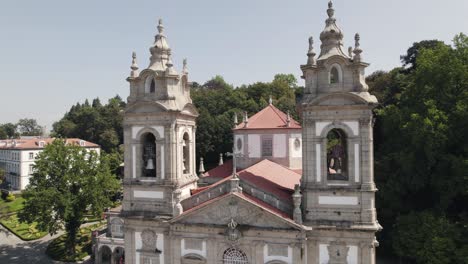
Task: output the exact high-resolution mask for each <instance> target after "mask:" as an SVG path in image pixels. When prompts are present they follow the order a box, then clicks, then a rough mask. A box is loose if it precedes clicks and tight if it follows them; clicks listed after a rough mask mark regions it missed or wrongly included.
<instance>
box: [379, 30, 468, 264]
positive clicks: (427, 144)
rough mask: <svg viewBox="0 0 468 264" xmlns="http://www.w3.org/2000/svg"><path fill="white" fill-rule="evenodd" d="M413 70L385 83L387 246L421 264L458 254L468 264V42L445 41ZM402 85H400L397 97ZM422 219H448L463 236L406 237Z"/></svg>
mask: <svg viewBox="0 0 468 264" xmlns="http://www.w3.org/2000/svg"><path fill="white" fill-rule="evenodd" d="M412 65H413V66H414V67H413V69H412V71H409V72H404V73H403V74H404V76H399V75H400V74H398V73H396V74H393V75H390V76H389V77H390V80H389V81H384V82H381V83H387V84H389V85H388V86H387V87H388V89H389V90H390V91H387V90H385V89H384V90H382V92H383V93H382V96H381V97H382V98H390V99H391V100H388V103H387V104H386V105H383V106H382V107H381V108H379V109H378V110H377V123H376V126H375V128H374V129H375V134H376V138H377V141H376V148H375V150H376V155H375V157H376V161H375V170H376V181H377V185H378V186H379V190H380V191H379V192H378V193H377V197H376V198H377V201H376V202H377V208H378V215H379V221H380V222H381V223H382V225H383V226H384V227H385V228H384V230H383V232H382V233H381V234H380V236H381V240H382V241H383V243H382V246H383V247H384V250H385V249H391V248H393V249H395V253H397V254H398V255H399V256H401V257H403V258H406V259H409V260H411V261H413V262H416V263H446V262H444V261H443V260H442V259H443V258H445V259H448V260H453V259H454V258H455V254H452V253H450V251H452V250H455V251H456V252H458V253H459V254H461V255H460V256H458V255H457V256H456V257H457V261H452V262H451V263H462V262H461V261H459V260H462V259H465V260H466V259H468V250H466V248H463V245H466V244H467V242H468V240H467V239H466V235H468V234H467V233H468V232H467V228H466V226H467V224H468V221H467V217H466V216H467V215H468V209H467V207H466V206H465V205H466V203H467V202H468V187H467V186H468V177H467V176H466V172H467V171H468V139H467V137H466V135H468V38H467V37H466V36H465V35H463V34H460V35H458V36H457V37H456V38H455V40H454V45H453V47H451V46H448V45H445V44H443V43H438V44H437V45H435V46H431V47H430V48H422V49H420V50H418V53H417V57H416V61H415V64H412ZM376 79H377V78H376ZM394 85H396V86H399V88H398V87H396V88H395V89H394V91H397V92H396V93H393V92H392V91H391V89H393V88H392V87H393V86H394ZM386 94H387V95H386ZM395 95H398V97H397V96H395ZM392 98H393V99H392ZM383 139H384V140H383ZM422 212H428V213H429V214H430V215H431V216H433V218H431V217H429V216H427V215H425V214H422ZM413 213H416V214H418V215H416V216H415V215H412V214H413ZM419 213H421V214H422V215H419ZM406 216H408V217H407V218H406ZM397 218H398V219H400V220H398V222H395V219H397ZM420 219H428V221H429V220H430V221H434V222H436V223H440V222H441V221H446V222H447V225H448V226H450V227H451V228H454V229H455V230H456V231H454V232H453V233H447V235H446V236H448V237H446V236H440V235H439V234H435V235H431V234H420V235H421V236H423V235H427V236H424V238H423V239H416V240H414V241H408V239H409V237H405V238H402V237H401V235H402V233H405V232H408V233H411V232H412V231H411V230H410V229H411V228H413V226H417V225H418V223H417V221H420ZM414 221H416V222H414ZM418 232H426V231H424V229H422V228H421V229H418ZM454 233H455V234H456V233H458V234H464V236H461V237H462V238H458V237H456V236H454V235H451V234H454ZM406 238H407V239H406ZM401 239H403V240H401ZM428 239H429V240H430V242H427V241H426V240H428ZM422 241H424V243H423V242H422ZM410 242H411V246H408V245H405V246H406V247H411V248H412V249H414V250H418V251H421V252H422V253H420V254H415V253H414V252H412V251H408V250H403V249H402V248H403V247H404V246H403V245H404V244H405V243H406V244H409V243H410ZM427 243H429V244H427ZM452 246H453V247H454V248H452ZM452 252H453V251H452Z"/></svg>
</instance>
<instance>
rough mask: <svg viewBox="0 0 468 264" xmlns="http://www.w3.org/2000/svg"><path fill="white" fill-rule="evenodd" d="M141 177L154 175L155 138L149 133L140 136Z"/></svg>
mask: <svg viewBox="0 0 468 264" xmlns="http://www.w3.org/2000/svg"><path fill="white" fill-rule="evenodd" d="M142 139H143V140H142V142H143V157H142V160H143V173H142V175H143V177H156V138H155V137H154V135H153V134H151V133H146V134H144V135H143V136H142Z"/></svg>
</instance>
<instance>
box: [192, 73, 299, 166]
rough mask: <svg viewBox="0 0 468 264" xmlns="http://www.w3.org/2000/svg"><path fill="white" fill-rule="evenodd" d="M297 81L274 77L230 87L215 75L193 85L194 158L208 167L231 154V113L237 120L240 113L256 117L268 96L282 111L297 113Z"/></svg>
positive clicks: (279, 75) (292, 77) (292, 76)
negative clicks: (202, 159)
mask: <svg viewBox="0 0 468 264" xmlns="http://www.w3.org/2000/svg"><path fill="white" fill-rule="evenodd" d="M297 90H302V89H299V88H298V87H297V81H296V78H295V77H294V75H292V74H277V75H275V77H274V79H273V81H272V82H268V83H263V82H257V83H254V84H251V85H243V86H241V87H238V88H235V89H234V88H233V86H232V85H229V84H227V83H226V82H225V81H224V79H223V78H222V77H221V76H216V77H214V78H213V79H211V80H209V81H207V82H206V83H204V84H203V85H201V86H199V85H198V86H196V87H195V86H192V99H193V103H194V104H195V106H196V107H197V109H198V111H199V113H200V116H199V117H198V119H197V139H196V142H197V146H196V147H197V148H196V149H197V156H198V157H203V158H204V159H205V162H206V163H207V164H208V167H209V164H216V163H217V161H218V158H219V153H226V152H228V151H232V128H233V125H234V123H233V117H234V113H237V114H238V117H239V121H241V120H242V117H241V116H242V113H243V112H244V111H247V112H248V114H249V115H252V114H255V113H256V112H258V111H260V110H261V109H262V108H264V107H266V106H267V105H268V100H269V98H270V96H272V98H273V103H274V105H275V106H276V107H278V108H279V109H281V110H282V111H285V112H286V111H290V113H291V115H292V116H293V117H294V118H295V119H296V120H298V114H297V112H296V93H297V94H299V95H300V94H301V93H300V92H296V91H297Z"/></svg>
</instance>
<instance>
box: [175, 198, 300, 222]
mask: <svg viewBox="0 0 468 264" xmlns="http://www.w3.org/2000/svg"><path fill="white" fill-rule="evenodd" d="M230 195H234V196H237V197H239V198H241V199H244V200H246V201H248V202H250V203H252V204H255V205H256V206H258V207H260V208H262V209H263V210H265V211H267V212H269V213H271V214H274V215H276V216H278V217H281V218H282V219H284V220H285V221H287V222H288V223H290V224H293V225H294V226H297V227H301V226H300V225H298V224H297V223H295V222H294V221H293V220H292V218H291V216H290V215H289V214H287V213H285V212H283V211H281V210H279V209H278V208H275V207H274V206H271V205H269V204H267V203H266V202H264V201H262V200H260V199H258V198H255V197H253V196H251V195H248V194H246V193H243V192H228V193H225V194H223V195H221V196H218V197H216V198H213V199H210V200H208V201H205V202H203V203H201V204H198V205H197V206H195V207H192V208H190V209H188V210H186V211H184V212H183V213H182V214H181V215H179V216H177V217H176V218H174V219H173V220H171V221H173V222H176V221H178V220H179V219H180V218H184V217H185V216H186V215H189V214H191V213H192V212H194V211H197V210H198V209H200V208H203V207H206V206H208V205H209V204H212V203H215V202H216V201H219V200H222V199H224V198H225V197H227V196H230Z"/></svg>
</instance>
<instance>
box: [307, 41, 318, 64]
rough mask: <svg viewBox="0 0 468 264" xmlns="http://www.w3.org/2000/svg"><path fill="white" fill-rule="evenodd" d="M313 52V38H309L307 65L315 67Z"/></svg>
mask: <svg viewBox="0 0 468 264" xmlns="http://www.w3.org/2000/svg"><path fill="white" fill-rule="evenodd" d="M315 55H316V53H315V51H314V38H313V37H309V51H308V52H307V57H308V59H307V64H308V65H315V64H316V61H315Z"/></svg>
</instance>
